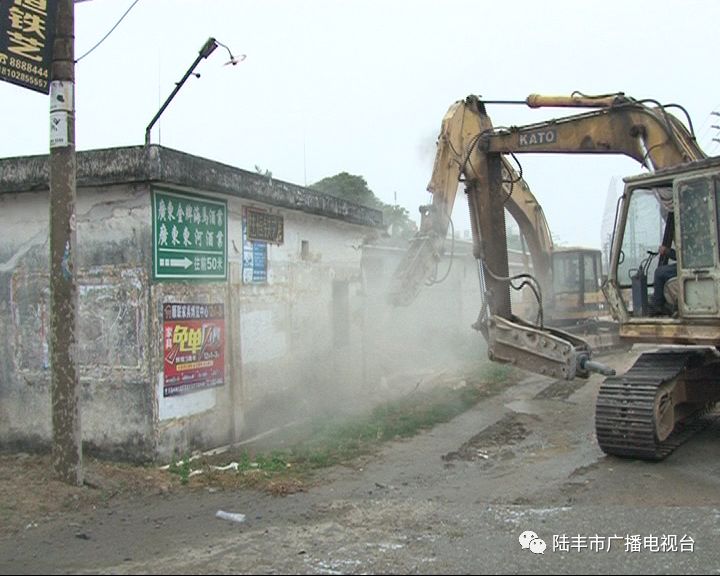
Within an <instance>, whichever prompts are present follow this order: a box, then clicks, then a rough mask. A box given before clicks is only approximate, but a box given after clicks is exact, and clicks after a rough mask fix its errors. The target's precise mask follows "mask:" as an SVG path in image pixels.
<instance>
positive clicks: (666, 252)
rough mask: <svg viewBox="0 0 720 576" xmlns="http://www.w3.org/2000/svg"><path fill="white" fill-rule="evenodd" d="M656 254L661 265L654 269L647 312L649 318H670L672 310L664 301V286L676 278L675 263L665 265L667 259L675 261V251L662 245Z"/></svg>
mask: <svg viewBox="0 0 720 576" xmlns="http://www.w3.org/2000/svg"><path fill="white" fill-rule="evenodd" d="M658 254H659V256H660V262H661V263H660V264H658V266H657V268H655V275H654V277H653V296H652V302H651V303H650V309H649V312H650V316H670V315H672V313H673V310H672V306H671V305H670V303H669V302H667V300H666V299H665V286H666V284H667V282H668V280H670V279H671V278H675V277H676V276H677V262H673V263H672V264H670V263H667V260H668V259H670V260H675V259H676V255H675V249H674V248H670V247H669V246H665V245H664V244H663V245H661V246H660V248H658ZM662 262H665V263H664V264H663V263H662Z"/></svg>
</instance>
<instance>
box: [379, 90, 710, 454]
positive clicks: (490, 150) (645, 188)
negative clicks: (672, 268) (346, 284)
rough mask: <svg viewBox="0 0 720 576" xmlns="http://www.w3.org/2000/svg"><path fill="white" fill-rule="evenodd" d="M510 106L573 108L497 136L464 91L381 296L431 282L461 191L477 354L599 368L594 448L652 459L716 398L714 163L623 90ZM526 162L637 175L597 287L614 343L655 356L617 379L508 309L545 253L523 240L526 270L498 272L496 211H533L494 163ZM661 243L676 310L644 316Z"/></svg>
mask: <svg viewBox="0 0 720 576" xmlns="http://www.w3.org/2000/svg"><path fill="white" fill-rule="evenodd" d="M502 103H507V102H506V101H503V102H502ZM515 103H517V102H515ZM522 103H523V104H524V105H527V106H529V107H531V108H544V107H568V108H576V109H578V108H579V109H583V111H582V112H580V113H575V114H571V115H569V116H564V117H560V118H554V119H551V120H546V121H542V122H538V123H534V124H529V125H526V126H518V127H512V128H508V129H495V128H494V127H493V125H492V122H491V120H490V118H489V116H488V114H487V111H486V106H487V105H488V104H490V102H488V101H483V100H481V99H480V98H479V97H476V96H469V97H467V98H466V99H464V100H461V101H458V102H456V103H455V104H453V105H452V106H451V107H450V109H449V110H448V112H447V114H446V115H445V117H444V119H443V122H442V127H441V132H440V136H439V138H438V145H437V153H436V158H435V164H434V168H433V174H432V178H431V181H430V184H429V185H428V190H429V191H430V192H431V193H432V195H433V198H432V204H431V205H430V206H428V207H425V208H424V209H423V210H421V212H422V214H423V217H422V221H421V224H420V229H419V232H418V234H417V236H416V237H415V238H414V239H413V241H412V242H411V245H410V248H409V250H408V252H407V254H406V257H405V259H404V261H403V262H402V263H401V264H400V266H399V268H398V270H397V271H396V275H395V278H394V285H393V288H392V294H391V297H392V300H393V301H394V302H396V303H400V304H402V303H406V302H408V301H410V300H412V298H413V296H414V294H416V293H417V291H418V289H419V288H420V286H421V285H422V284H423V282H424V281H425V279H426V277H427V276H428V275H429V274H430V273H431V271H432V268H433V266H434V263H435V262H436V260H437V255H438V253H439V252H440V251H441V250H442V245H443V242H444V240H445V236H446V234H447V230H448V226H449V222H450V213H451V211H452V207H453V205H454V202H455V197H456V194H457V189H458V183H459V182H461V183H463V184H464V186H465V193H466V195H467V199H468V203H469V209H470V220H471V226H472V233H473V253H474V256H475V258H476V259H477V261H478V273H479V280H480V285H481V292H482V294H483V302H482V303H481V308H480V314H479V316H478V319H477V321H476V322H475V324H474V327H475V328H477V329H478V330H479V331H480V332H481V333H482V334H483V335H484V337H485V339H486V340H487V342H488V354H489V357H490V358H491V359H492V360H495V361H498V362H507V363H512V364H515V365H517V366H519V367H521V368H524V369H527V370H530V371H533V372H537V373H541V374H545V375H548V376H551V377H555V378H564V379H572V378H575V377H581V378H586V377H588V376H589V374H590V373H591V372H593V371H595V372H602V373H604V374H605V375H606V376H608V378H606V379H605V381H604V382H603V384H602V386H601V389H600V392H599V394H598V399H597V404H596V414H595V428H596V434H597V439H598V443H599V444H600V447H601V448H602V449H603V450H604V451H605V452H606V453H609V454H614V455H619V456H628V457H636V458H643V459H662V458H664V457H665V456H667V455H668V454H669V453H670V452H671V451H672V450H673V449H674V448H675V447H676V446H677V445H678V444H679V443H680V442H681V441H682V440H683V439H684V438H685V437H686V436H687V435H688V433H689V432H690V431H692V429H693V426H694V424H695V423H696V422H699V421H700V420H699V419H700V418H701V417H703V415H705V414H706V413H707V412H708V411H709V410H710V408H711V407H712V406H713V404H714V403H715V402H716V401H717V400H718V399H720V382H719V381H718V380H719V378H718V377H719V376H720V354H718V348H719V347H720V158H707V157H706V155H705V154H704V153H703V152H702V150H701V149H700V148H699V146H698V145H697V143H696V141H695V138H694V135H693V132H692V124H691V122H690V120H689V117H688V119H687V122H688V124H689V127H686V126H685V124H683V122H681V121H680V120H679V119H678V118H677V117H676V116H674V115H673V114H671V113H670V112H669V109H671V108H680V109H681V110H682V108H681V107H679V106H677V105H665V106H663V105H660V104H659V103H658V102H655V101H653V100H643V101H639V100H635V99H633V98H629V97H627V96H625V95H624V94H622V93H617V94H610V95H603V96H597V97H595V96H585V95H581V94H573V95H571V96H568V97H563V96H539V95H532V96H530V97H528V98H527V99H526V100H524V101H522ZM524 153H540V154H543V153H556V154H557V153H566V154H624V155H626V156H629V157H631V158H634V159H636V160H637V161H638V162H639V163H640V164H641V165H642V166H643V167H645V168H646V169H647V170H648V173H647V174H642V175H640V176H635V177H631V178H626V179H625V190H624V193H623V195H622V197H621V199H620V201H619V203H618V211H617V215H616V221H615V228H614V232H613V241H612V249H611V257H610V266H609V270H608V277H607V280H606V281H605V283H604V284H603V292H604V294H605V298H606V300H607V304H608V306H609V309H610V311H611V313H612V316H613V318H614V319H615V321H616V322H617V323H618V326H619V336H620V338H621V339H622V340H623V341H624V342H626V343H628V344H632V343H651V344H657V345H659V346H660V345H662V347H661V348H659V349H658V350H657V351H654V352H648V353H645V354H642V355H641V356H640V357H639V358H638V360H637V362H636V363H635V365H634V366H633V367H632V368H631V369H630V370H629V371H628V372H626V373H625V374H623V375H620V376H618V375H615V372H614V370H613V369H612V368H610V367H607V366H604V365H602V364H600V363H598V362H597V361H596V360H594V359H593V350H592V348H591V346H590V345H588V343H587V341H586V340H585V339H583V338H581V337H579V336H578V335H577V334H572V333H570V332H568V331H564V330H562V329H560V328H557V327H551V326H549V325H548V324H547V323H545V321H544V320H543V314H542V313H541V314H540V315H539V316H538V319H537V320H536V321H534V322H530V321H528V320H526V319H521V318H519V317H518V316H517V315H516V314H514V311H513V304H512V300H511V298H510V289H511V288H512V287H519V286H529V287H530V288H531V289H533V291H534V292H535V293H537V294H538V295H540V294H541V287H542V286H543V285H547V281H546V280H543V275H544V274H545V275H547V274H549V270H550V266H549V263H548V261H547V254H548V251H547V249H546V247H542V246H533V243H532V242H529V243H528V244H529V249H530V253H531V256H532V258H533V271H534V272H533V274H522V275H519V276H514V277H513V276H511V275H510V274H509V265H508V251H507V240H506V230H505V214H504V212H505V210H506V209H507V210H508V212H510V213H511V214H512V215H513V217H514V218H515V219H516V220H517V221H518V223H519V224H520V226H521V228H522V219H523V218H525V217H527V215H528V214H533V213H535V214H537V213H538V211H539V206H537V207H536V208H532V209H531V210H530V211H529V212H528V210H527V206H523V205H522V203H516V202H515V199H513V187H518V186H525V185H524V183H522V182H521V180H520V179H519V178H518V177H517V174H516V173H515V172H514V171H513V170H512V169H510V164H509V162H508V160H507V158H506V155H508V154H512V155H519V154H524ZM585 187H586V188H587V186H585ZM518 196H521V195H518ZM660 245H665V246H668V247H670V245H673V247H674V249H675V250H674V252H675V253H676V257H677V266H676V269H677V276H676V278H673V279H671V280H670V282H668V288H670V287H673V288H674V290H670V291H668V290H666V292H667V299H668V301H669V302H670V303H671V304H673V305H674V306H673V308H672V309H669V310H668V311H667V314H666V315H665V316H657V315H652V316H651V315H650V314H649V312H648V305H647V303H648V297H649V294H650V291H651V290H658V289H659V283H658V285H655V283H654V282H653V281H652V277H653V272H654V268H655V266H656V265H657V263H656V262H655V259H654V253H653V250H657V248H658V246H660ZM538 300H539V305H540V310H541V311H542V307H543V302H542V298H541V297H540V298H538Z"/></svg>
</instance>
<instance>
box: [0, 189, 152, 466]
mask: <svg viewBox="0 0 720 576" xmlns="http://www.w3.org/2000/svg"><path fill="white" fill-rule="evenodd" d="M149 211H150V203H149V200H148V197H147V194H146V192H145V191H144V190H142V189H132V190H128V189H127V188H124V187H112V188H108V189H103V190H98V189H90V190H87V191H83V192H82V193H80V194H79V195H78V203H77V235H78V246H81V247H82V248H81V249H79V250H78V263H77V264H78V267H79V275H78V301H79V302H78V305H79V309H78V325H79V326H78V327H79V331H78V334H79V336H78V351H77V360H78V365H79V378H80V384H81V393H80V397H81V414H82V416H81V417H82V430H83V439H84V440H85V442H86V445H87V449H88V450H89V451H90V452H91V453H92V452H98V453H105V454H108V455H120V456H125V455H128V454H134V455H137V457H138V459H144V458H148V457H149V456H151V455H152V454H153V452H154V444H155V435H154V434H153V394H152V391H151V390H150V389H149V388H148V386H147V381H148V378H147V377H148V374H149V360H150V357H149V330H148V326H147V319H148V306H149V302H148V270H149V269H148V266H147V262H148V260H149V259H150V258H151V255H150V251H149V250H150V232H149V229H148V226H147V221H148V219H149ZM48 219H49V208H48V194H47V192H28V193H23V194H17V195H2V196H0V229H1V230H3V232H4V233H3V236H2V239H0V342H2V352H0V384H1V385H0V439H1V441H2V444H5V445H10V446H23V447H29V448H42V447H46V446H47V444H48V441H49V439H50V438H51V434H52V430H51V417H50V416H51V414H50V409H51V403H50V402H51V399H50V369H49V368H50V367H49V351H48V330H49V316H50V314H49V285H50V279H49V272H48V270H49V266H48V254H49V241H48V226H49V222H48Z"/></svg>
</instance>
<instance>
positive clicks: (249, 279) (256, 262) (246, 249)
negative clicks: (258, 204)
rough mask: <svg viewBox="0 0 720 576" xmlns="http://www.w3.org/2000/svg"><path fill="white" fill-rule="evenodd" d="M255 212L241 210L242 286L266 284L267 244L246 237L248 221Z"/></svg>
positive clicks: (246, 209) (245, 209)
mask: <svg viewBox="0 0 720 576" xmlns="http://www.w3.org/2000/svg"><path fill="white" fill-rule="evenodd" d="M254 213H255V211H253V210H251V209H248V208H243V219H242V229H243V264H242V278H243V284H264V283H266V282H267V242H261V241H259V240H253V239H251V238H250V237H249V236H248V219H249V217H250V218H252V215H253V214H254Z"/></svg>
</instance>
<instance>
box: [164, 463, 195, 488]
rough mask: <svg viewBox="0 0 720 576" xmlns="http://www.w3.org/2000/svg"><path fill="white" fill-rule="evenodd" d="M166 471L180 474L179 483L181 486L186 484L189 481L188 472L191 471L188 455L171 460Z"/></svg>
mask: <svg viewBox="0 0 720 576" xmlns="http://www.w3.org/2000/svg"><path fill="white" fill-rule="evenodd" d="M168 471H169V472H171V473H172V474H177V475H178V476H180V484H182V485H183V486H184V485H185V484H187V483H188V482H189V481H190V472H191V471H192V465H191V463H190V456H185V458H183V459H182V460H173V461H172V462H171V463H170V466H169V468H168Z"/></svg>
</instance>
